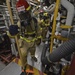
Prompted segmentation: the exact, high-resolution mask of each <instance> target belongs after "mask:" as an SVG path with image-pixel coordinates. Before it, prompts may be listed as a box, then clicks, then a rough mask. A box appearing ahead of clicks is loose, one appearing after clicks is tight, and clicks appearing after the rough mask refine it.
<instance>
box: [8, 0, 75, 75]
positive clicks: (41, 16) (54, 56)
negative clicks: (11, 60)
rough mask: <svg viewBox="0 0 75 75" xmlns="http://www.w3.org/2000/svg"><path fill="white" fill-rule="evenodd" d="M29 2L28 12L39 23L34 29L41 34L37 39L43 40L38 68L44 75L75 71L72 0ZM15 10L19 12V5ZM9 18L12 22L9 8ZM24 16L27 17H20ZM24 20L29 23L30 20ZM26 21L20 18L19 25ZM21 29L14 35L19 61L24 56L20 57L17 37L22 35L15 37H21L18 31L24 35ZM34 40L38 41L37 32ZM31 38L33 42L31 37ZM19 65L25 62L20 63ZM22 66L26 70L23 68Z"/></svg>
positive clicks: (68, 74)
mask: <svg viewBox="0 0 75 75" xmlns="http://www.w3.org/2000/svg"><path fill="white" fill-rule="evenodd" d="M29 3H30V5H31V13H32V14H31V15H32V16H34V17H35V18H36V20H37V23H38V25H37V26H38V27H39V30H38V31H37V32H39V31H40V32H39V33H38V34H40V35H39V36H40V38H39V39H40V40H41V43H43V44H44V45H43V49H42V54H41V61H40V62H41V63H42V66H41V68H42V70H41V71H42V72H44V73H45V74H47V75H75V72H74V70H75V67H74V66H75V53H74V52H75V47H74V46H75V25H74V24H75V21H74V15H75V1H74V0H40V1H38V0H29ZM7 5H8V8H9V7H10V6H9V5H10V4H8V0H7ZM18 10H19V12H20V11H21V8H19V9H18ZM22 10H24V8H22ZM9 11H10V8H9ZM24 15H25V14H24ZM21 17H22V16H21ZM10 18H11V22H12V24H14V22H13V19H12V14H11V11H10ZM24 18H25V17H24ZM25 20H26V18H25V19H24V20H23V21H25ZM20 21H21V20H20ZM23 21H22V22H23ZM22 22H21V23H22ZM26 22H27V24H28V23H29V20H28V21H26ZM26 22H23V23H22V24H21V25H23V24H24V23H25V24H26ZM21 28H22V31H21V32H23V33H25V28H24V27H19V29H21ZM17 29H18V28H17ZM30 30H31V29H30ZM18 32H20V31H17V33H18ZM23 33H22V34H21V33H19V35H17V36H15V40H16V43H17V48H18V51H19V55H20V59H21V61H22V62H23V61H24V59H25V58H23V56H25V55H24V54H23V53H21V50H20V47H19V43H21V42H19V41H18V40H19V39H21V38H18V36H19V37H20V35H21V36H23V37H25V36H26V35H23ZM23 40H24V39H23ZM25 40H26V39H25ZM34 40H36V42H38V41H39V40H38V41H37V36H36V38H35V39H34ZM31 42H33V40H32V41H31ZM23 44H24V43H23ZM39 45H40V43H39ZM24 48H26V47H24ZM22 54H23V55H22ZM38 65H39V64H38ZM22 67H25V66H24V65H22ZM23 69H24V70H26V69H25V68H23ZM25 72H26V71H24V75H26V73H25Z"/></svg>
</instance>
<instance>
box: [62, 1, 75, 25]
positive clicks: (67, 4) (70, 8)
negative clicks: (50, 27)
mask: <svg viewBox="0 0 75 75" xmlns="http://www.w3.org/2000/svg"><path fill="white" fill-rule="evenodd" d="M61 5H62V6H64V7H65V8H66V9H67V12H68V13H67V19H66V25H72V21H73V18H74V6H73V5H72V4H71V3H70V2H69V1H68V0H61Z"/></svg>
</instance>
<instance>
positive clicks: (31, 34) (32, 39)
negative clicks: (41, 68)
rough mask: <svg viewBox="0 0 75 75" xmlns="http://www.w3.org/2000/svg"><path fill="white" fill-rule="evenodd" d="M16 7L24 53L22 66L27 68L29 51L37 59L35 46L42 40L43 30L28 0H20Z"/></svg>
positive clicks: (22, 51)
mask: <svg viewBox="0 0 75 75" xmlns="http://www.w3.org/2000/svg"><path fill="white" fill-rule="evenodd" d="M16 8H17V11H18V15H19V18H20V26H19V28H20V39H19V47H20V50H21V54H22V56H21V57H22V67H23V69H25V67H26V65H27V54H28V52H30V53H31V59H33V60H34V61H37V58H36V57H35V50H36V48H35V47H36V45H39V44H40V42H41V36H40V33H41V32H40V28H39V26H38V25H37V20H36V19H35V18H34V17H32V16H31V7H30V5H29V4H28V2H27V1H26V0H18V1H17V3H16Z"/></svg>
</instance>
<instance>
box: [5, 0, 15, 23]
mask: <svg viewBox="0 0 75 75" xmlns="http://www.w3.org/2000/svg"><path fill="white" fill-rule="evenodd" d="M6 3H7V7H8V11H9V14H10V20H11V23H12V24H14V20H13V16H12V10H11V6H10V0H6Z"/></svg>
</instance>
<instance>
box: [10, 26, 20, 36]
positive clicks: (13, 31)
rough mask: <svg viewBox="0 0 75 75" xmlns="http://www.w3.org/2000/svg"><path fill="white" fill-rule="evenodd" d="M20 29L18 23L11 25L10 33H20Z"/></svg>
mask: <svg viewBox="0 0 75 75" xmlns="http://www.w3.org/2000/svg"><path fill="white" fill-rule="evenodd" d="M18 29H19V27H18V26H17V25H11V26H9V33H10V35H12V36H15V35H17V34H18V33H19V30H18Z"/></svg>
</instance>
